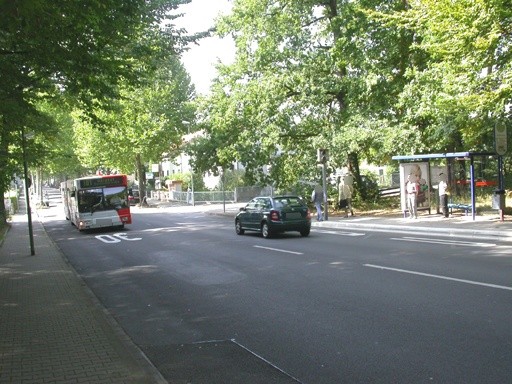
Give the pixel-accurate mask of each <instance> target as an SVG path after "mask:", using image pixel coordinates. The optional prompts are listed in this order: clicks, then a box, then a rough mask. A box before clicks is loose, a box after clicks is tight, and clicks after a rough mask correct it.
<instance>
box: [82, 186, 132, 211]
mask: <svg viewBox="0 0 512 384" xmlns="http://www.w3.org/2000/svg"><path fill="white" fill-rule="evenodd" d="M127 207H128V202H127V196H126V187H107V188H94V189H82V190H79V191H78V212H82V213H84V212H96V211H108V210H112V209H115V210H118V209H121V208H127Z"/></svg>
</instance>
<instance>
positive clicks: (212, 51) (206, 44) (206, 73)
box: [176, 0, 235, 94]
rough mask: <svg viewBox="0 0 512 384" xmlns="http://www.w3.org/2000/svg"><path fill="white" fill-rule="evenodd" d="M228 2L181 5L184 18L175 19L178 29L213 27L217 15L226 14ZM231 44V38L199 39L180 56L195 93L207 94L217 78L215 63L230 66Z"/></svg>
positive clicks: (213, 0)
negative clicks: (219, 62)
mask: <svg viewBox="0 0 512 384" xmlns="http://www.w3.org/2000/svg"><path fill="white" fill-rule="evenodd" d="M230 10H231V1H230V0H192V2H191V3H189V4H186V5H182V6H180V8H179V12H182V13H184V14H185V15H184V16H183V17H182V18H180V19H179V20H176V24H178V26H180V27H183V28H185V29H186V30H187V31H188V32H189V33H193V32H201V31H205V30H207V29H208V28H210V27H212V26H213V25H214V21H215V18H216V17H217V16H218V15H219V14H228V13H229V12H230ZM234 51H235V48H234V43H233V40H232V39H231V38H224V39H222V40H221V39H219V38H217V37H210V38H206V39H202V40H200V43H199V45H191V46H190V49H189V51H187V52H185V53H184V54H183V56H182V62H183V64H184V66H185V68H186V69H187V72H188V73H189V75H190V77H191V79H192V82H193V83H194V85H195V87H196V92H197V93H198V94H207V93H208V92H209V88H210V84H211V81H212V80H213V79H214V78H215V77H216V75H217V71H216V70H215V67H214V66H215V64H216V63H217V62H218V61H219V60H220V61H221V62H222V63H224V64H230V63H231V62H233V58H234Z"/></svg>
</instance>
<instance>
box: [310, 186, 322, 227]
mask: <svg viewBox="0 0 512 384" xmlns="http://www.w3.org/2000/svg"><path fill="white" fill-rule="evenodd" d="M311 201H312V202H313V203H314V204H315V208H316V219H317V221H322V220H323V219H322V203H323V202H324V191H323V190H322V186H321V185H319V184H317V185H315V189H314V190H313V192H312V193H311Z"/></svg>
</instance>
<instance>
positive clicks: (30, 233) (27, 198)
mask: <svg viewBox="0 0 512 384" xmlns="http://www.w3.org/2000/svg"><path fill="white" fill-rule="evenodd" d="M26 147H27V143H26V138H25V130H24V128H23V127H21V151H22V154H23V174H24V184H25V203H26V206H27V220H28V237H29V239H30V240H29V241H30V255H32V256H34V255H35V254H36V251H35V249H34V232H33V230H32V210H31V208H30V195H29V192H28V189H29V188H30V179H29V178H28V165H27V152H26Z"/></svg>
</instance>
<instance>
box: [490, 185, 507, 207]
mask: <svg viewBox="0 0 512 384" xmlns="http://www.w3.org/2000/svg"><path fill="white" fill-rule="evenodd" d="M492 208H493V209H505V191H504V190H503V189H495V190H494V195H493V196H492Z"/></svg>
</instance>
